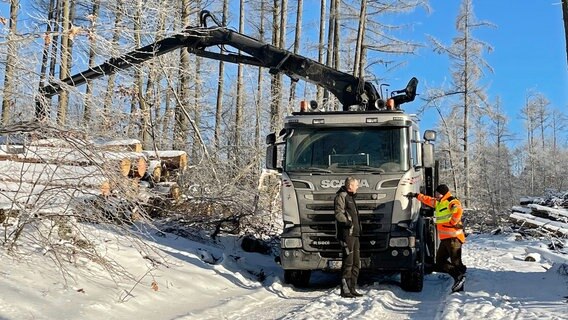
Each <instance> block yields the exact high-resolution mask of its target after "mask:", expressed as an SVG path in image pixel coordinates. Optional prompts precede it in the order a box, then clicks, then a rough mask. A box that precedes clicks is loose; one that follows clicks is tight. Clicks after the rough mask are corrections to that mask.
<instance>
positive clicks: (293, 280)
mask: <svg viewBox="0 0 568 320" xmlns="http://www.w3.org/2000/svg"><path fill="white" fill-rule="evenodd" d="M311 273H312V272H311V271H310V270H284V283H288V284H291V285H293V286H294V287H297V288H306V287H308V285H309V284H310V276H311Z"/></svg>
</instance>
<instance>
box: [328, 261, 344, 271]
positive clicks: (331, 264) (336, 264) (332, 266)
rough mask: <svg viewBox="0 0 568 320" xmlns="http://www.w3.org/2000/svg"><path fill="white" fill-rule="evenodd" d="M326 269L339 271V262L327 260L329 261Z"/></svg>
mask: <svg viewBox="0 0 568 320" xmlns="http://www.w3.org/2000/svg"><path fill="white" fill-rule="evenodd" d="M327 267H328V268H329V269H334V270H337V269H341V261H338V260H329V261H328V262H327Z"/></svg>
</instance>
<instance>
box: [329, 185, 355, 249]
mask: <svg viewBox="0 0 568 320" xmlns="http://www.w3.org/2000/svg"><path fill="white" fill-rule="evenodd" d="M334 207H335V223H336V228H337V239H339V240H345V237H346V236H353V237H358V236H360V235H361V225H360V224H359V211H357V204H356V203H355V194H352V193H349V192H347V189H346V188H345V186H343V187H341V189H339V191H337V194H336V196H335V200H334ZM347 220H349V221H351V224H352V226H351V227H349V228H347V227H346V223H347Z"/></svg>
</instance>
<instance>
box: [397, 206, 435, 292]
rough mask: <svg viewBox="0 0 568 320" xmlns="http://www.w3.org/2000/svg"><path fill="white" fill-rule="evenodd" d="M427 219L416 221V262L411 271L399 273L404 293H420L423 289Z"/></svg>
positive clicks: (421, 218) (422, 218)
mask: <svg viewBox="0 0 568 320" xmlns="http://www.w3.org/2000/svg"><path fill="white" fill-rule="evenodd" d="M426 220H428V218H424V217H420V220H419V221H418V225H417V229H418V234H417V239H416V249H417V252H416V260H415V263H414V267H413V269H412V270H408V271H402V272H401V273H400V287H401V288H402V290H404V291H410V292H421V291H422V288H423V287H424V273H425V267H426V246H427V243H426V237H425V235H426V233H427V232H426V231H427V224H426V223H425V222H426Z"/></svg>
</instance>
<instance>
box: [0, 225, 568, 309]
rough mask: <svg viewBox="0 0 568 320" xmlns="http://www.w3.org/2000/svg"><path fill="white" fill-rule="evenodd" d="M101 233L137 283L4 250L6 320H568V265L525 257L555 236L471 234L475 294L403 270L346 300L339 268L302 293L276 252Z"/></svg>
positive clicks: (370, 278)
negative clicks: (143, 242) (148, 247)
mask: <svg viewBox="0 0 568 320" xmlns="http://www.w3.org/2000/svg"><path fill="white" fill-rule="evenodd" d="M97 232H99V233H98V238H97V239H100V245H103V244H104V247H101V248H103V249H104V250H106V251H105V253H106V256H107V257H109V258H111V257H112V258H114V259H115V261H117V262H120V263H121V265H123V266H128V268H129V271H130V272H131V273H133V274H135V275H137V277H136V279H137V280H136V282H135V284H133V283H132V282H131V281H130V282H128V281H124V280H120V281H117V279H111V278H108V275H107V274H106V272H105V270H104V269H101V268H100V266H99V265H97V264H94V263H93V262H92V261H90V260H86V259H78V260H77V261H75V262H74V264H72V265H68V269H66V270H67V271H68V272H69V275H70V276H69V277H68V278H67V279H66V280H64V279H62V278H61V275H60V273H59V271H60V270H61V269H58V267H57V265H54V264H53V263H52V262H50V261H51V260H46V259H45V256H44V254H45V250H41V248H37V249H34V250H33V251H32V252H29V254H27V255H26V258H25V259H15V258H14V257H12V256H9V255H6V254H3V252H4V251H0V259H1V260H2V261H3V269H2V272H0V319H50V320H51V319H81V320H99V319H121V320H122V319H140V320H164V319H180V320H188V319H199V320H204V319H215V320H219V319H231V320H241V319H242V320H244V319H247V320H249V319H263V320H264V319H267V320H271V319H287V320H292V319H294V320H296V319H310V320H311V319H314V320H328V319H338V320H339V319H373V320H376V319H397V320H398V319H420V320H422V319H435V320H468V319H472V320H478V319H511V320H513V319H515V320H518V319H523V320H524V319H535V320H537V319H538V320H540V319H547V320H549V319H550V320H560V319H568V261H567V262H560V263H558V262H557V263H555V264H552V263H551V262H550V261H549V260H545V259H540V258H539V259H537V261H534V262H529V261H525V257H526V251H525V250H526V249H527V248H529V247H530V248H534V247H540V248H542V249H543V250H546V242H545V240H546V239H540V240H521V241H516V235H514V234H507V235H499V236H493V235H471V236H470V237H468V241H467V243H466V245H465V248H464V263H465V264H466V265H467V266H468V274H467V282H466V285H465V292H460V293H453V294H450V287H451V285H452V282H453V280H452V279H450V278H449V277H448V276H447V275H443V274H436V273H433V274H430V275H427V276H426V277H425V282H424V289H423V291H422V292H418V293H416V292H405V291H403V290H402V289H401V288H400V286H399V283H398V281H399V276H398V275H369V274H365V273H363V274H362V276H361V286H360V292H362V293H364V294H365V295H364V296H363V297H361V298H355V299H345V298H341V297H340V296H339V287H338V284H339V275H338V274H337V273H336V274H329V273H322V272H316V273H314V274H313V275H312V279H311V287H310V288H308V289H297V288H294V287H293V286H290V285H287V284H283V280H282V278H283V276H282V273H283V272H282V270H281V268H280V267H279V266H278V265H277V264H276V263H275V262H274V259H273V257H271V256H266V255H261V254H258V253H247V252H243V251H242V249H240V246H239V245H238V242H236V241H233V240H231V239H226V240H227V241H226V242H223V243H216V244H215V245H208V244H206V243H200V242H195V241H191V240H188V239H184V238H181V237H177V236H174V235H170V234H168V235H163V236H160V237H155V238H154V239H153V241H155V242H154V246H155V247H154V248H155V250H153V251H151V252H147V253H146V254H145V257H146V258H141V257H140V252H139V248H138V247H137V246H135V245H133V243H132V242H129V241H128V239H127V238H125V237H123V236H117V235H115V234H112V233H108V232H106V231H104V230H97ZM21 257H23V256H21ZM160 259H162V260H160ZM152 261H164V262H167V264H160V265H159V266H160V267H156V265H155V264H154V263H153V262H152ZM563 261H564V260H563Z"/></svg>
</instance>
